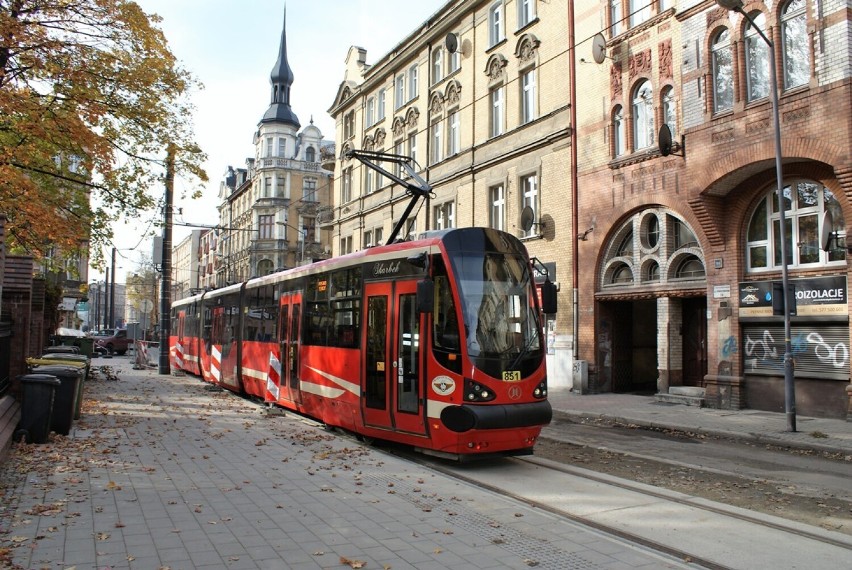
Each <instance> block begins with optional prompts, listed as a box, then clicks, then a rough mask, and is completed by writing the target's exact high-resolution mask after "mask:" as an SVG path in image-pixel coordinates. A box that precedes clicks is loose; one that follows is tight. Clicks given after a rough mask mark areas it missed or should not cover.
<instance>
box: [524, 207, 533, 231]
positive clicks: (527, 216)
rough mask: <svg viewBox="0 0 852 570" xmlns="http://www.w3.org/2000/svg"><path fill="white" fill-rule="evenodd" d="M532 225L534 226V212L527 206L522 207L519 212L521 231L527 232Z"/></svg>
mask: <svg viewBox="0 0 852 570" xmlns="http://www.w3.org/2000/svg"><path fill="white" fill-rule="evenodd" d="M533 224H535V212H533V209H532V208H530V207H529V206H524V209H523V210H522V211H521V229H522V230H524V231H525V232H528V231H530V228H531V227H533Z"/></svg>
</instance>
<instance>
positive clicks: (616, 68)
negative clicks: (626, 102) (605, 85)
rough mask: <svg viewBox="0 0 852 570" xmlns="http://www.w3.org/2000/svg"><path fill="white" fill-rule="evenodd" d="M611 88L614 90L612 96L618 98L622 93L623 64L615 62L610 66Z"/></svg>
mask: <svg viewBox="0 0 852 570" xmlns="http://www.w3.org/2000/svg"><path fill="white" fill-rule="evenodd" d="M609 88H610V91H611V92H612V98H613V99H618V98H620V97H621V94H622V86H621V64H620V63H615V64H613V66H612V67H610V68H609Z"/></svg>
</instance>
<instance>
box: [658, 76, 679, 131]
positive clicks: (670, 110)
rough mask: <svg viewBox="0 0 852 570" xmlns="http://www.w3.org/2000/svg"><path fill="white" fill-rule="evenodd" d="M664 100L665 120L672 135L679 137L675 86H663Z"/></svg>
mask: <svg viewBox="0 0 852 570" xmlns="http://www.w3.org/2000/svg"><path fill="white" fill-rule="evenodd" d="M662 102H663V122H664V123H665V124H666V125H668V127H669V130H670V131H671V133H672V137H673V138H674V137H677V136H678V134H677V133H678V130H677V104H676V101H675V96H674V88H673V87H672V86H671V85H669V86H667V87H664V88H663V93H662Z"/></svg>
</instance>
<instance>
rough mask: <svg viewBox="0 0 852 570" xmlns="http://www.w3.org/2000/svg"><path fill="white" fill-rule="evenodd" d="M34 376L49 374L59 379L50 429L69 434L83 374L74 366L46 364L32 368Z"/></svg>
mask: <svg viewBox="0 0 852 570" xmlns="http://www.w3.org/2000/svg"><path fill="white" fill-rule="evenodd" d="M33 373H34V374H49V375H51V376H56V378H58V379H59V381H60V383H61V384H60V385H59V387H58V388H57V389H56V395H55V397H54V399H53V414H52V415H51V419H50V429H52V430H53V431H55V432H56V433H59V434H62V435H68V434H69V433H71V423H72V422H73V421H74V412H75V410H76V409H77V399H78V395H79V392H80V383H81V382H82V376H83V372H82V370H81V369H80V368H77V367H74V366H63V365H61V364H48V365H45V366H36V367H35V368H33Z"/></svg>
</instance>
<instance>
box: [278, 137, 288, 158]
mask: <svg viewBox="0 0 852 570" xmlns="http://www.w3.org/2000/svg"><path fill="white" fill-rule="evenodd" d="M286 153H287V139H285V138H284V137H278V156H279V157H281V158H284V157H285V156H286Z"/></svg>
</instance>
